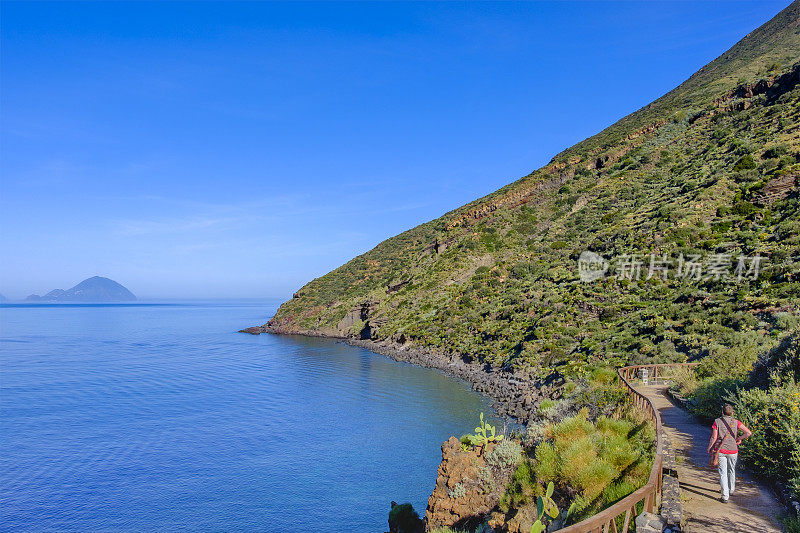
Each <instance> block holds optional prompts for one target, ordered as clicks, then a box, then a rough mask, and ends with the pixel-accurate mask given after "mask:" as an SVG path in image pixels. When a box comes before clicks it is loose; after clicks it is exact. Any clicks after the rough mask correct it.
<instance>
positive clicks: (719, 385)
mask: <svg viewBox="0 0 800 533" xmlns="http://www.w3.org/2000/svg"><path fill="white" fill-rule="evenodd" d="M743 383H744V382H743V380H742V379H740V378H729V377H713V378H705V379H703V380H702V381H700V382H699V384H698V385H697V388H695V389H694V391H692V392H691V393H690V394H689V399H690V400H691V401H692V411H693V412H694V414H696V415H697V416H699V417H700V418H702V419H704V420H706V421H710V420H714V419H715V418H717V417H719V416H720V415H721V414H722V406H723V405H724V404H725V403H726V400H725V398H727V397H728V396H730V394H731V393H732V392H733V391H735V390H736V389H737V388H739V387H741V386H742V384H743Z"/></svg>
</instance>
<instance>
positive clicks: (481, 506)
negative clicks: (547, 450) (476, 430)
mask: <svg viewBox="0 0 800 533" xmlns="http://www.w3.org/2000/svg"><path fill="white" fill-rule="evenodd" d="M495 446H496V445H495V444H491V443H490V444H488V445H487V448H486V450H483V453H480V454H479V453H477V452H475V451H464V450H462V449H461V442H460V441H459V440H458V439H457V438H455V437H450V439H449V440H447V441H446V442H445V443H444V444H442V462H441V464H440V465H439V470H438V475H437V478H436V487H435V488H434V489H433V494H431V496H430V498H429V499H428V507H427V509H426V510H425V524H426V526H427V528H428V529H429V530H430V529H433V528H437V527H452V528H458V529H464V528H472V527H475V526H476V525H478V524H480V523H481V522H483V521H484V520H485V519H486V518H487V517H488V515H489V513H490V512H491V511H492V510H493V509H494V508H495V506H496V505H497V503H498V501H499V497H498V496H497V494H496V493H495V492H494V491H487V490H485V489H484V486H483V485H482V484H481V481H480V479H481V477H480V473H481V470H482V469H484V468H486V466H487V463H486V454H487V453H488V452H489V451H491V450H492V449H494V447H495Z"/></svg>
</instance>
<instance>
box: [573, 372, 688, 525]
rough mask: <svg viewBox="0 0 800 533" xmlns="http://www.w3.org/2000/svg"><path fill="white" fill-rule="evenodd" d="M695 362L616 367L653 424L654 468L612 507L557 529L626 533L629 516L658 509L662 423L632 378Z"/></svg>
mask: <svg viewBox="0 0 800 533" xmlns="http://www.w3.org/2000/svg"><path fill="white" fill-rule="evenodd" d="M695 365H697V363H670V364H661V365H635V366H624V367H622V368H619V369H617V374H618V375H619V378H620V380H621V381H622V383H623V384H624V386H625V389H626V391H627V393H628V396H629V397H630V398H631V401H632V402H633V404H634V405H635V406H636V407H638V408H639V409H641V410H642V411H644V412H646V413H647V414H648V415H650V418H651V419H652V420H653V423H654V424H655V426H656V428H655V429H656V455H655V458H654V459H653V468H651V469H650V478H649V479H648V480H647V483H646V484H645V485H644V486H643V487H641V488H639V489H638V490H636V491H635V492H632V493H631V494H628V495H627V496H626V497H625V498H623V499H621V500H620V501H618V502H617V503H615V504H614V505H612V506H611V507H608V508H606V509H604V510H602V511H601V512H599V513H597V514H596V515H594V516H590V517H589V518H587V519H586V520H583V521H582V522H578V523H577V524H573V525H571V526H567V527H565V528H563V529H559V530H558V532H559V533H627V531H628V528H629V526H630V525H631V520H634V519H635V518H636V516H637V515H638V514H639V513H640V512H641V511H640V510H638V509H641V510H642V511H648V512H650V513H652V512H654V511H655V510H657V508H658V506H659V504H660V502H661V475H662V471H663V462H664V455H663V434H662V427H661V414H660V413H659V412H658V410H657V409H656V406H655V405H653V402H652V401H650V399H649V398H647V397H646V396H644V395H643V394H641V393H639V392H637V391H636V389H634V388H633V385H631V381H632V380H633V379H634V378H635V377H636V376H637V375H638V374H639V373H640V372H641V370H642V369H647V370H648V374H649V376H648V379H649V380H650V381H654V382H655V381H658V380H663V379H666V378H667V377H668V375H667V374H669V372H670V371H671V370H674V369H676V368H686V367H692V366H695ZM618 520H621V522H622V527H621V528H620V527H618V526H617V521H618Z"/></svg>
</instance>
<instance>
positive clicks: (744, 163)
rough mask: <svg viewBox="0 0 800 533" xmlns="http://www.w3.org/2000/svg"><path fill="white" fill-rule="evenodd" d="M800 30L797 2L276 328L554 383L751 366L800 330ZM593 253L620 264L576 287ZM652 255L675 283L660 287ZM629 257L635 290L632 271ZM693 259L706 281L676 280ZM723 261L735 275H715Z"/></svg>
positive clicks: (388, 252)
mask: <svg viewBox="0 0 800 533" xmlns="http://www.w3.org/2000/svg"><path fill="white" fill-rule="evenodd" d="M798 22H800V2H794V3H793V4H792V5H791V6H789V7H788V8H787V9H786V10H784V11H783V12H782V13H780V14H779V15H778V16H776V17H775V18H774V19H773V20H772V21H770V22H768V23H767V24H765V25H764V26H762V27H761V28H759V29H758V30H756V31H754V32H753V33H751V34H750V35H748V36H747V37H746V38H745V39H743V40H742V41H741V42H740V43H738V44H737V45H736V46H734V47H733V48H732V49H731V50H730V51H728V52H726V53H725V54H723V55H722V56H721V57H720V58H718V59H717V60H715V61H713V62H712V63H710V64H709V65H707V66H706V67H704V68H703V69H701V70H700V71H699V72H698V73H697V74H695V75H694V76H692V78H690V79H689V80H687V81H686V82H685V83H684V84H682V85H681V86H680V87H678V88H677V89H675V90H673V91H671V92H670V93H668V94H667V95H665V96H664V97H662V98H661V99H659V100H657V101H656V102H654V103H653V104H651V105H649V106H647V107H646V108H644V109H642V110H640V111H638V112H636V113H634V114H633V115H631V116H629V117H626V118H625V119H623V120H621V121H620V122H618V123H617V124H615V125H613V126H612V127H610V128H608V129H607V130H605V131H603V132H601V133H600V134H598V135H596V136H594V137H592V138H590V139H587V140H586V141H584V142H582V143H580V144H578V145H576V146H575V147H573V148H570V149H569V150H567V151H565V152H564V153H562V154H559V155H558V156H557V157H556V158H554V160H553V162H552V163H551V164H549V165H547V166H546V167H544V168H542V169H539V170H537V171H535V172H533V173H532V174H530V175H529V176H526V177H525V178H522V179H520V180H518V181H516V182H514V183H512V184H510V185H508V186H506V187H504V188H502V189H500V190H499V191H497V192H495V193H493V194H491V195H489V196H487V197H485V198H482V199H480V200H477V201H475V202H473V203H471V204H468V205H466V206H464V207H462V208H459V209H457V210H455V211H453V212H450V213H447V214H446V215H444V216H443V217H441V218H439V219H437V220H434V221H432V222H429V223H426V224H423V225H421V226H418V227H416V228H414V229H412V230H409V231H407V232H405V233H402V234H400V235H398V236H396V237H393V238H391V239H388V240H387V241H384V242H382V243H381V244H379V245H378V246H376V247H375V248H374V249H373V250H371V251H369V252H367V253H365V254H363V255H361V256H359V257H356V258H355V259H353V260H351V261H350V262H348V263H347V264H345V265H343V266H342V267H340V268H338V269H336V270H334V271H332V272H331V273H329V274H327V275H325V276H323V277H321V278H318V279H315V280H313V281H312V282H310V283H308V284H307V285H305V286H304V287H303V288H302V289H301V290H300V291H298V293H297V294H296V295H295V297H294V298H293V299H292V300H290V301H288V302H286V303H284V304H283V305H282V306H281V308H280V309H279V311H278V313H277V314H276V316H275V317H274V318H273V320H271V322H270V325H271V326H272V328H273V329H274V330H278V331H292V332H310V333H320V334H329V335H342V336H348V335H352V336H359V335H360V336H362V337H370V338H373V339H376V340H392V341H394V342H397V343H400V344H405V343H409V344H410V345H412V346H426V347H429V348H434V349H437V350H440V351H442V352H444V353H452V354H457V355H459V356H463V357H465V358H466V359H469V360H473V361H478V362H483V363H488V364H491V365H493V366H496V367H504V368H513V367H516V366H518V365H524V366H528V367H531V368H536V369H539V370H540V371H541V373H543V374H544V373H546V372H549V371H550V370H551V369H553V368H556V369H558V370H560V371H561V372H562V373H564V374H566V375H572V374H580V373H581V372H582V371H583V369H585V368H586V366H587V365H590V364H593V363H595V362H602V363H605V364H608V365H612V366H613V365H619V364H622V363H625V362H628V363H638V362H641V363H644V362H665V361H681V360H685V359H687V358H688V359H697V358H701V357H706V356H711V357H713V358H714V360H715V361H716V362H717V363H718V364H723V365H724V364H733V365H744V366H747V364H748V362H750V363H752V361H753V360H755V356H756V354H757V353H759V352H762V351H764V350H765V349H767V348H768V347H769V346H771V345H772V344H773V343H774V342H775V340H776V339H777V338H778V337H779V336H780V335H781V333H782V332H784V331H787V330H789V329H791V328H796V327H797V324H798V320H797V317H798V308H797V306H798V301H800V280H799V279H798V267H800V199H798V192H797V175H798V174H800V89H798V88H797V87H798V85H797V82H798V73H799V72H800V67H798V63H797V61H798V59H800V30H799V29H798ZM585 250H590V251H593V252H595V253H597V254H600V255H601V256H603V257H604V258H605V259H606V260H609V261H610V266H609V270H608V272H607V275H606V276H605V277H604V278H601V279H599V280H597V281H594V282H591V283H586V282H582V281H581V279H580V277H579V273H578V268H577V260H578V258H579V256H580V254H581V252H583V251H585ZM651 254H652V259H653V260H655V263H654V264H656V266H658V264H660V262H661V260H663V259H664V258H665V257H666V259H667V261H668V263H667V267H668V269H669V270H668V272H667V275H666V277H665V276H664V275H663V273H662V272H659V271H656V272H655V275H652V276H650V277H649V278H648V268H649V266H650V261H651ZM631 256H634V259H635V260H636V261H641V265H640V268H641V270H640V275H639V279H633V278H634V276H631V275H625V274H626V272H627V273H628V274H630V273H631V272H630V269H629V270H628V271H625V270H620V269H621V268H622V269H624V268H626V267H625V261H626V260H627V261H628V262H629V263H630V257H631ZM740 256H743V257H744V258H743V259H741V260H740ZM756 256H759V257H762V258H764V259H762V260H761V263H760V264H759V265H758V266H759V267H760V268H758V269H757V270H758V272H757V273H756V272H755V271H754V270H755V269H753V268H752V267H753V264H754V259H752V258H754V257H756ZM691 258H696V261H697V262H700V263H702V265H701V267H702V268H703V270H702V271H701V273H700V276H699V279H696V278H694V277H693V278H691V279H687V278H686V277H685V276H684V277H681V276H679V275H678V268H683V272H684V273H685V271H686V261H687V260H690V259H691ZM725 261H727V264H726V268H727V272H726V273H725V275H721V274H720V270H717V271H716V273H715V272H714V271H713V270H709V269H711V268H713V267H714V265H715V264H716V265H717V266H720V265H721V264H722V263H723V262H725ZM755 261H756V262H757V261H758V260H755ZM715 262H716V263H715ZM630 266H631V265H630V264H628V267H630ZM634 266H635V265H634ZM737 267H740V270H739V271H737ZM633 270H635V268H634V269H633ZM696 273H697V272H695V274H696ZM354 310H355V311H354ZM348 317H350V319H348Z"/></svg>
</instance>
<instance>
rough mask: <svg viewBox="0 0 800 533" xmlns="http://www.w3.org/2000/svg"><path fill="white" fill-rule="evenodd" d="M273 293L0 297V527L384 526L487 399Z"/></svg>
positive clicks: (430, 478) (417, 502)
mask: <svg viewBox="0 0 800 533" xmlns="http://www.w3.org/2000/svg"><path fill="white" fill-rule="evenodd" d="M277 304H278V302H277V301H260V302H253V301H247V302H211V303H198V302H193V303H171V304H163V303H162V304H119V305H113V304H110V305H94V304H88V305H87V304H78V305H68V304H51V305H47V304H40V305H14V304H3V305H2V306H0V365H1V366H0V424H2V425H1V427H2V432H1V434H0V530H3V531H37V532H39V531H91V532H96V531H137V532H139V531H274V532H281V533H285V532H309V533H311V532H314V533H318V532H327V531H330V532H350V531H352V532H382V531H388V526H387V516H388V511H389V504H390V501H391V500H395V501H397V502H406V501H409V502H411V503H413V504H414V507H415V508H416V509H417V510H418V511H419V512H420V514H421V515H423V516H424V511H425V504H426V500H427V497H428V495H429V494H430V492H431V491H432V490H433V485H434V482H435V480H436V469H437V466H438V464H439V461H440V459H441V448H440V446H441V443H442V441H444V440H445V439H447V438H448V437H449V436H450V435H453V434H456V435H461V434H463V433H466V432H468V431H470V430H472V429H473V428H474V427H475V425H476V421H477V419H478V415H479V414H480V412H481V411H485V412H487V413H489V412H490V409H489V407H488V405H487V403H486V400H485V399H483V398H482V397H481V396H479V395H478V394H476V393H475V392H473V391H472V390H471V389H470V388H469V387H468V386H467V384H466V383H464V382H461V381H458V380H455V379H452V378H450V377H447V376H445V375H444V374H442V373H440V372H437V371H434V370H427V369H422V368H419V367H415V366H412V365H409V364H405V363H398V362H394V361H391V360H389V359H388V358H385V357H383V356H381V355H376V354H373V353H371V352H369V351H367V350H364V349H361V348H356V347H352V346H348V345H345V344H342V343H339V342H336V341H333V340H327V339H312V338H303V337H282V336H273V335H260V336H251V335H247V334H241V333H237V330H239V329H241V328H243V327H246V326H251V325H258V324H262V323H264V322H265V321H266V319H267V318H269V316H271V315H272V313H273V312H274V311H275V309H276V306H277Z"/></svg>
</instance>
